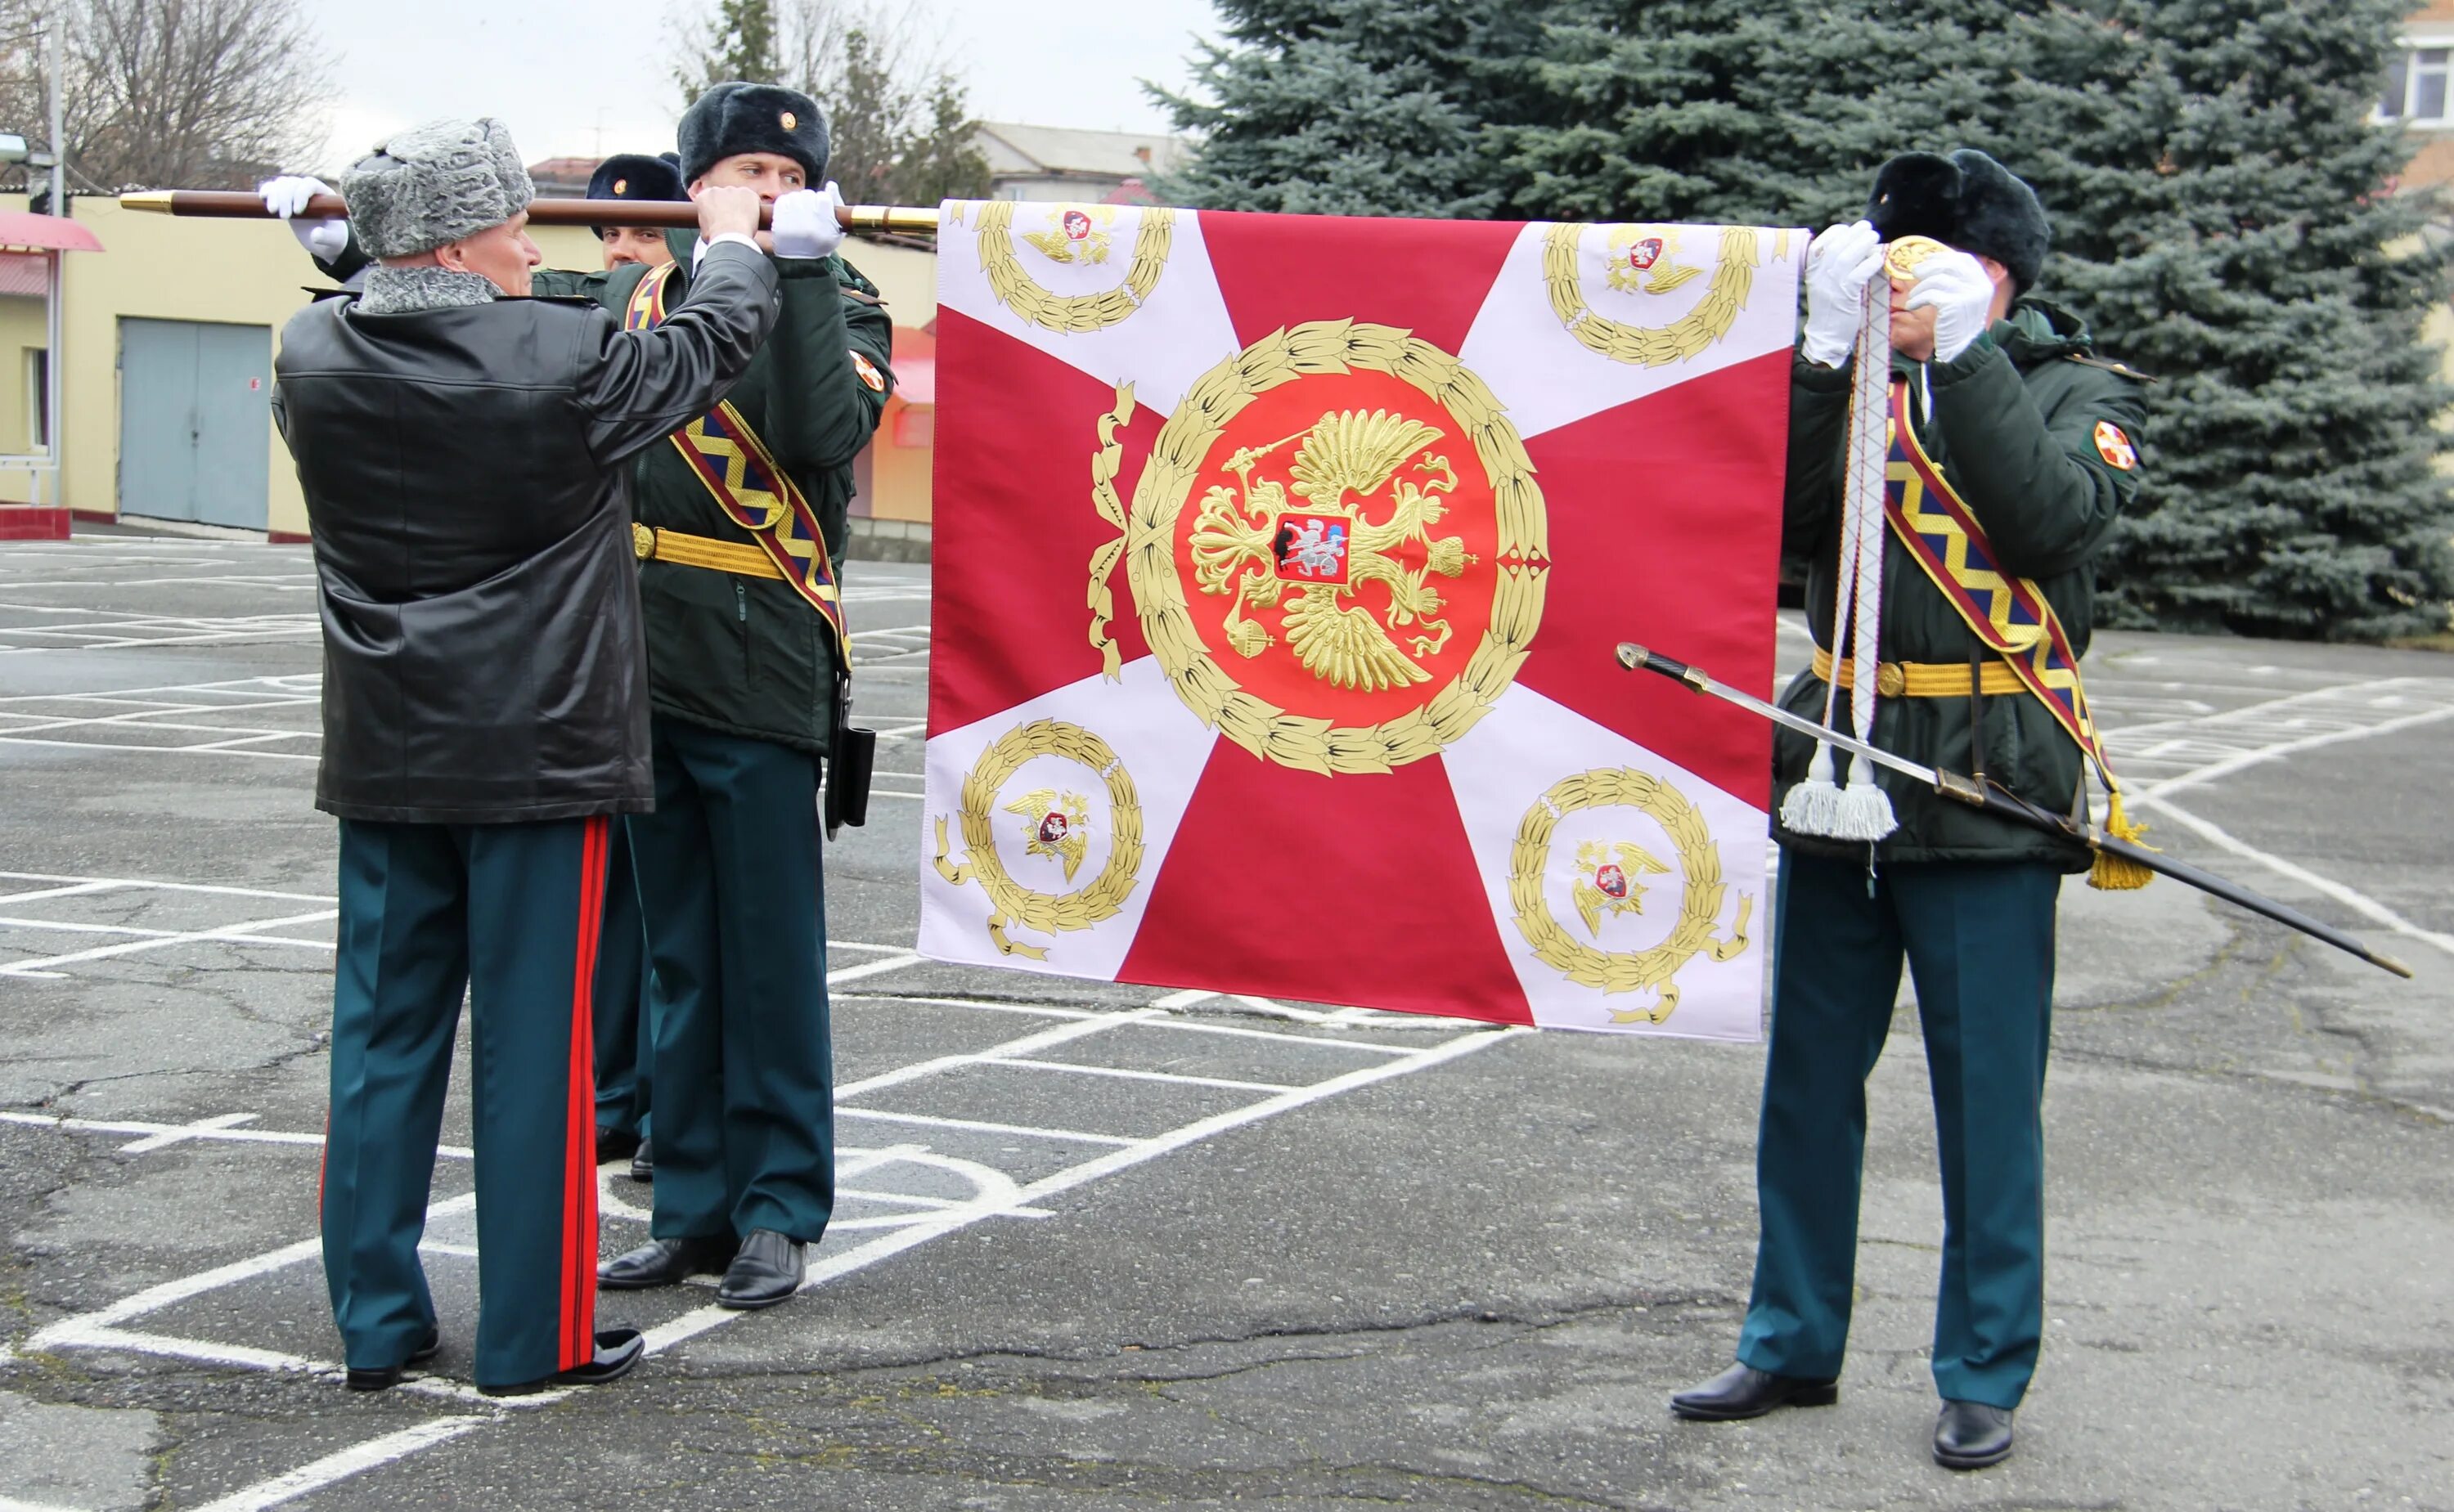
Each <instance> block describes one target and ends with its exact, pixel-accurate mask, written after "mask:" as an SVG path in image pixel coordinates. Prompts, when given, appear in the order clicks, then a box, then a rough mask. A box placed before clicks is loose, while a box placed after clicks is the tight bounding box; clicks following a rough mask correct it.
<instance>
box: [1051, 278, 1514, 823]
mask: <svg viewBox="0 0 2454 1512" xmlns="http://www.w3.org/2000/svg"><path fill="white" fill-rule="evenodd" d="M1358 368H1360V369H1363V370H1365V371H1368V372H1378V373H1386V374H1389V375H1390V376H1392V377H1394V378H1397V379H1399V380H1400V381H1402V382H1404V383H1406V384H1407V385H1409V386H1410V387H1412V388H1415V389H1416V390H1417V391H1418V392H1420V393H1422V394H1423V395H1425V396H1426V397H1428V398H1429V399H1431V400H1432V401H1433V402H1434V403H1435V404H1438V406H1440V407H1441V408H1443V409H1444V410H1446V412H1447V413H1448V414H1449V416H1450V417H1451V418H1452V419H1453V420H1455V421H1456V422H1457V423H1458V428H1459V429H1461V430H1462V431H1463V432H1464V433H1465V435H1466V437H1467V438H1468V439H1469V440H1470V441H1471V442H1472V443H1473V445H1474V450H1475V455H1476V457H1477V458H1478V460H1479V461H1480V463H1481V466H1482V469H1483V472H1484V474H1485V475H1486V476H1487V477H1488V478H1489V479H1490V480H1491V492H1492V504H1493V508H1494V510H1495V512H1496V514H1497V516H1498V525H1499V545H1498V550H1497V553H1496V558H1497V560H1496V562H1495V564H1494V567H1493V570H1494V571H1496V572H1497V573H1498V580H1497V582H1496V584H1495V586H1494V588H1493V595H1492V606H1491V620H1490V624H1489V626H1488V627H1486V628H1485V630H1484V631H1483V635H1482V639H1481V640H1480V642H1478V644H1477V645H1476V647H1475V648H1474V652H1473V654H1472V655H1471V656H1470V657H1469V658H1468V659H1467V661H1466V665H1465V667H1464V669H1463V670H1462V671H1460V672H1458V675H1457V676H1456V677H1455V678H1453V679H1451V680H1450V682H1449V683H1448V685H1447V686H1444V687H1442V688H1440V689H1439V691H1438V692H1437V693H1434V694H1433V695H1432V696H1431V698H1430V699H1429V700H1427V701H1426V702H1425V703H1423V704H1422V705H1420V706H1418V707H1416V708H1414V709H1412V710H1410V711H1409V712H1407V713H1405V714H1402V715H1399V716H1398V718H1396V719H1392V720H1388V721H1385V722H1383V723H1381V724H1378V725H1361V726H1341V725H1336V724H1333V723H1332V722H1331V721H1329V720H1326V719H1318V718H1314V717H1310V716H1306V715H1300V714H1290V713H1289V712H1287V711H1286V710H1285V709H1284V708H1281V707H1279V706H1277V705H1275V704H1272V703H1270V702H1269V701H1268V700H1266V699H1263V698H1261V697H1259V696H1257V695H1256V694H1254V693H1251V692H1248V691H1246V690H1245V689H1244V687H1243V686H1242V685H1240V684H1238V683H1237V681H1236V679H1235V677H1234V675H1233V674H1232V673H1230V672H1229V671H1228V670H1227V669H1226V668H1224V667H1222V666H1219V665H1218V663H1217V661H1216V660H1215V659H1213V658H1212V656H1211V655H1210V651H1209V648H1208V647H1205V646H1204V645H1203V644H1202V642H1201V637H1200V635H1199V634H1198V633H1197V631H1196V630H1195V628H1194V624H1193V613H1192V609H1191V607H1189V605H1188V603H1187V601H1186V599H1185V593H1184V581H1183V579H1182V578H1181V577H1180V576H1179V575H1178V573H1177V543H1176V527H1177V519H1178V518H1179V517H1180V516H1181V515H1182V513H1183V511H1184V507H1185V505H1186V503H1187V502H1188V501H1189V500H1190V499H1191V497H1192V493H1193V485H1194V480H1195V479H1196V478H1197V477H1198V476H1200V473H1201V470H1202V468H1203V466H1204V464H1205V462H1206V461H1207V459H1208V458H1209V455H1210V451H1211V448H1213V447H1214V446H1215V445H1217V441H1218V438H1219V437H1220V436H1222V435H1224V434H1225V433H1226V429H1227V427H1228V424H1229V423H1230V422H1232V421H1233V420H1234V419H1235V418H1236V416H1237V414H1238V413H1240V412H1241V411H1242V410H1243V408H1245V406H1247V405H1249V404H1251V403H1252V402H1253V400H1254V399H1255V398H1256V397H1257V396H1258V395H1261V394H1264V393H1267V392H1269V391H1270V390H1271V389H1273V388H1277V387H1278V386H1280V385H1281V384H1289V383H1294V382H1297V380H1299V379H1303V378H1308V377H1314V376H1318V375H1322V374H1338V375H1343V374H1345V373H1349V372H1353V371H1355V370H1357V369H1358ZM1133 413H1134V400H1133V389H1132V388H1131V386H1130V385H1128V386H1126V387H1124V388H1119V389H1117V391H1116V409H1115V410H1114V411H1112V412H1110V413H1108V414H1106V415H1102V416H1101V417H1100V418H1099V426H1098V429H1099V441H1100V450H1099V451H1098V453H1096V455H1095V456H1094V457H1093V459H1092V465H1091V477H1092V498H1093V503H1094V505H1095V507H1096V508H1097V509H1098V511H1099V516H1100V518H1101V519H1103V520H1106V521H1107V522H1108V523H1109V524H1110V525H1112V526H1116V527H1119V528H1120V529H1121V530H1122V532H1123V533H1122V535H1121V537H1120V538H1119V539H1117V540H1113V541H1110V542H1107V543H1106V544H1104V545H1102V546H1101V547H1099V548H1098V550H1097V551H1096V553H1095V554H1094V555H1093V557H1092V559H1091V584H1090V593H1089V607H1090V609H1091V612H1092V624H1091V644H1092V645H1093V646H1095V647H1098V648H1099V651H1100V655H1101V658H1102V661H1103V663H1104V665H1105V666H1106V669H1107V672H1108V675H1109V676H1111V677H1114V676H1116V672H1117V657H1116V646H1115V643H1114V641H1113V640H1111V639H1110V638H1109V636H1108V634H1107V622H1108V620H1109V619H1110V618H1111V617H1112V616H1113V615H1114V613H1115V601H1114V596H1113V594H1112V593H1111V592H1110V590H1109V588H1108V577H1109V574H1110V573H1111V572H1112V571H1114V569H1115V567H1116V561H1117V559H1118V557H1119V556H1121V557H1122V558H1123V559H1124V562H1125V571H1126V575H1127V581H1128V582H1130V583H1131V584H1132V586H1133V590H1134V601H1135V607H1136V611H1137V612H1138V614H1139V615H1140V618H1141V623H1142V635H1143V638H1144V639H1145V640H1147V641H1148V642H1149V643H1150V647H1151V651H1152V653H1153V654H1154V655H1156V656H1157V658H1158V662H1159V666H1161V667H1162V668H1163V669H1164V670H1165V671H1166V673H1167V677H1168V681H1169V683H1170V684H1172V685H1173V686H1175V688H1176V693H1177V697H1178V698H1179V699H1181V700H1183V702H1184V706H1186V707H1187V708H1189V709H1191V710H1192V711H1193V712H1194V713H1195V714H1196V715H1197V716H1198V717H1199V719H1200V720H1201V722H1202V723H1203V724H1205V725H1209V726H1212V727H1214V728H1216V729H1217V730H1218V731H1219V733H1221V734H1223V735H1225V736H1226V737H1227V738H1228V739H1229V740H1232V741H1234V742H1235V743H1236V744H1237V745H1238V746H1242V747H1244V748H1245V749H1246V750H1248V751H1251V752H1252V753H1253V754H1254V755H1256V756H1258V757H1260V758H1262V759H1263V760H1265V761H1272V762H1276V763H1277V764H1278V765H1280V766H1293V767H1297V768H1299V769H1300V770H1303V771H1310V772H1318V773H1320V774H1321V775H1323V776H1330V775H1338V774H1352V773H1362V772H1386V771H1389V770H1391V769H1393V768H1395V767H1398V766H1405V765H1406V764H1407V763H1408V762H1415V761H1420V760H1422V759H1423V758H1424V757H1426V756H1429V755H1431V754H1432V753H1433V752H1435V751H1437V750H1438V749H1439V748H1440V747H1442V746H1446V745H1448V744H1449V743H1450V742H1452V741H1455V740H1457V739H1458V738H1459V737H1461V736H1463V735H1464V734H1465V732H1466V731H1468V730H1470V729H1472V728H1474V726H1475V725H1476V724H1477V723H1478V721H1480V720H1481V718H1482V716H1483V715H1484V714H1485V713H1486V712H1488V711H1489V710H1490V708H1491V706H1492V705H1493V704H1494V703H1495V702H1497V701H1498V699H1499V695H1500V694H1501V693H1503V692H1506V691H1507V689H1508V685H1509V684H1510V683H1511V682H1512V681H1514V680H1515V679H1516V676H1517V669H1518V668H1519V666H1523V665H1524V662H1525V657H1526V654H1527V653H1528V651H1530V650H1531V649H1532V647H1533V645H1534V632H1535V630H1536V629H1537V628H1538V627H1539V626H1540V624H1541V622H1542V599H1543V593H1544V588H1545V584H1546V582H1547V577H1548V571H1549V567H1550V559H1549V554H1548V544H1549V543H1548V537H1547V530H1546V526H1545V520H1544V515H1543V508H1542V492H1541V489H1540V488H1539V487H1538V486H1537V485H1536V484H1535V481H1534V462H1533V459H1532V458H1531V457H1529V456H1527V455H1526V452H1525V443H1524V442H1523V441H1522V440H1521V439H1519V436H1518V434H1517V428H1515V427H1514V426H1512V425H1510V424H1509V423H1508V419H1507V416H1506V414H1505V413H1504V412H1503V411H1502V409H1501V408H1500V405H1499V400H1498V399H1497V398H1495V397H1494V396H1493V394H1492V392H1491V389H1490V388H1489V386H1487V385H1486V384H1484V383H1483V381H1482V380H1481V379H1480V378H1478V377H1477V376H1476V375H1475V374H1474V372H1473V370H1472V369H1470V368H1467V367H1466V366H1465V365H1464V364H1462V363H1460V362H1458V360H1457V359H1456V358H1455V357H1453V356H1450V355H1449V354H1448V353H1447V352H1444V351H1442V350H1440V349H1439V348H1437V347H1435V346H1433V345H1432V344H1431V343H1429V342H1425V341H1418V340H1417V339H1415V338H1414V337H1413V336H1411V335H1410V334H1408V333H1407V332H1405V331H1402V330H1398V329H1396V328H1391V327H1388V326H1376V325H1370V324H1366V323H1364V322H1361V321H1352V320H1336V321H1307V322H1305V323H1304V324H1302V325H1299V326H1295V327H1291V328H1288V329H1285V330H1280V331H1277V332H1274V333H1272V334H1271V335H1269V336H1265V337H1263V338H1262V339H1261V340H1259V341H1257V342H1255V343H1254V344H1253V345H1252V346H1250V347H1247V348H1244V349H1243V351H1241V352H1239V353H1237V355H1236V356H1234V357H1230V358H1228V359H1227V360H1226V361H1225V362H1222V363H1220V364H1219V365H1218V366H1217V367H1216V368H1211V369H1210V371H1208V372H1207V373H1204V374H1203V375H1202V376H1201V378H1200V380H1199V381H1198V382H1197V383H1196V384H1194V386H1193V387H1192V388H1191V389H1190V390H1188V391H1187V392H1186V394H1185V396H1184V399H1183V401H1182V402H1181V403H1179V404H1178V405H1177V408H1176V412H1175V413H1174V414H1173V415H1171V416H1170V417H1169V419H1168V421H1167V424H1166V425H1165V426H1163V427H1161V428H1160V429H1159V432H1158V435H1157V439H1156V440H1155V441H1154V442H1153V443H1152V447H1151V456H1150V461H1149V463H1148V464H1147V465H1145V466H1144V468H1142V475H1141V480H1140V482H1139V483H1138V484H1136V486H1135V488H1134V500H1133V507H1132V508H1131V509H1130V510H1128V509H1126V508H1125V507H1124V506H1123V501H1122V500H1121V499H1120V498H1118V496H1117V493H1116V472H1117V468H1118V467H1119V466H1120V459H1121V454H1122V449H1123V448H1122V446H1121V444H1120V443H1118V442H1117V441H1116V428H1117V427H1119V426H1121V425H1124V424H1126V423H1127V422H1129V421H1130V420H1131V419H1132V416H1133Z"/></svg>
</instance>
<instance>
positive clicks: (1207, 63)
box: [1152, 0, 1557, 217]
mask: <svg viewBox="0 0 2454 1512" xmlns="http://www.w3.org/2000/svg"><path fill="white" fill-rule="evenodd" d="M1556 3H1557V0H1515V3H1494V0H1219V3H1218V10H1219V12H1220V14H1221V16H1222V17H1223V18H1224V20H1225V22H1226V28H1225V31H1226V39H1227V40H1226V42H1225V43H1224V44H1220V43H1204V44H1202V46H1201V50H1200V52H1199V54H1198V56H1197V58H1196V59H1195V60H1194V78H1195V90H1193V91H1191V92H1187V93H1177V92H1172V91H1169V90H1152V93H1153V96H1154V97H1155V98H1156V99H1157V100H1158V101H1159V102H1160V104H1162V105H1163V106H1165V107H1166V108H1167V109H1168V110H1169V112H1170V113H1171V114H1172V115H1173V116H1174V118H1175V121H1176V124H1177V129H1180V130H1185V131H1190V132H1194V133H1197V134H1198V135H1200V136H1201V137H1202V138H1203V143H1202V149H1201V152H1200V154H1199V156H1198V157H1197V158H1196V159H1195V161H1194V163H1193V164H1192V166H1191V167H1190V168H1188V169H1185V170H1184V171H1182V172H1181V173H1178V174H1177V175H1175V176H1173V177H1172V178H1170V179H1168V180H1166V181H1164V182H1162V183H1161V184H1160V185H1159V186H1157V188H1158V190H1159V192H1160V193H1161V194H1163V195H1165V196H1167V197H1169V198H1172V199H1175V200H1177V201H1179V202H1181V203H1184V204H1190V205H1200V206H1207V207H1210V208H1213V209H1249V210H1289V211H1304V212H1310V213H1315V214H1338V215H1375V214H1378V215H1429V216H1451V217H1474V216H1484V215H1489V214H1491V213H1493V212H1494V211H1495V210H1496V209H1499V207H1500V206H1501V204H1502V203H1503V202H1504V200H1505V198H1506V195H1505V191H1504V189H1503V187H1502V185H1501V184H1500V183H1499V179H1498V177H1497V176H1496V174H1497V172H1498V169H1499V158H1498V156H1497V155H1496V152H1495V150H1494V149H1495V145H1496V140H1497V139H1496V137H1495V135H1494V133H1493V131H1492V130H1491V128H1494V127H1497V126H1499V125H1504V124H1508V123H1510V122H1512V121H1513V120H1514V119H1516V116H1515V114H1514V112H1515V109H1516V108H1517V102H1518V101H1519V100H1520V99H1521V98H1522V94H1523V89H1524V81H1525V76H1526V71H1527V70H1526V63H1527V60H1529V59H1530V58H1531V57H1532V56H1533V55H1534V54H1535V51H1536V49H1537V45H1538V43H1539V40H1540V37H1541V34H1542V21H1543V17H1544V14H1545V13H1546V12H1547V11H1548V10H1551V9H1553V7H1554V6H1555V4H1556ZM1204 96H1206V98H1205V97H1204Z"/></svg>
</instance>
